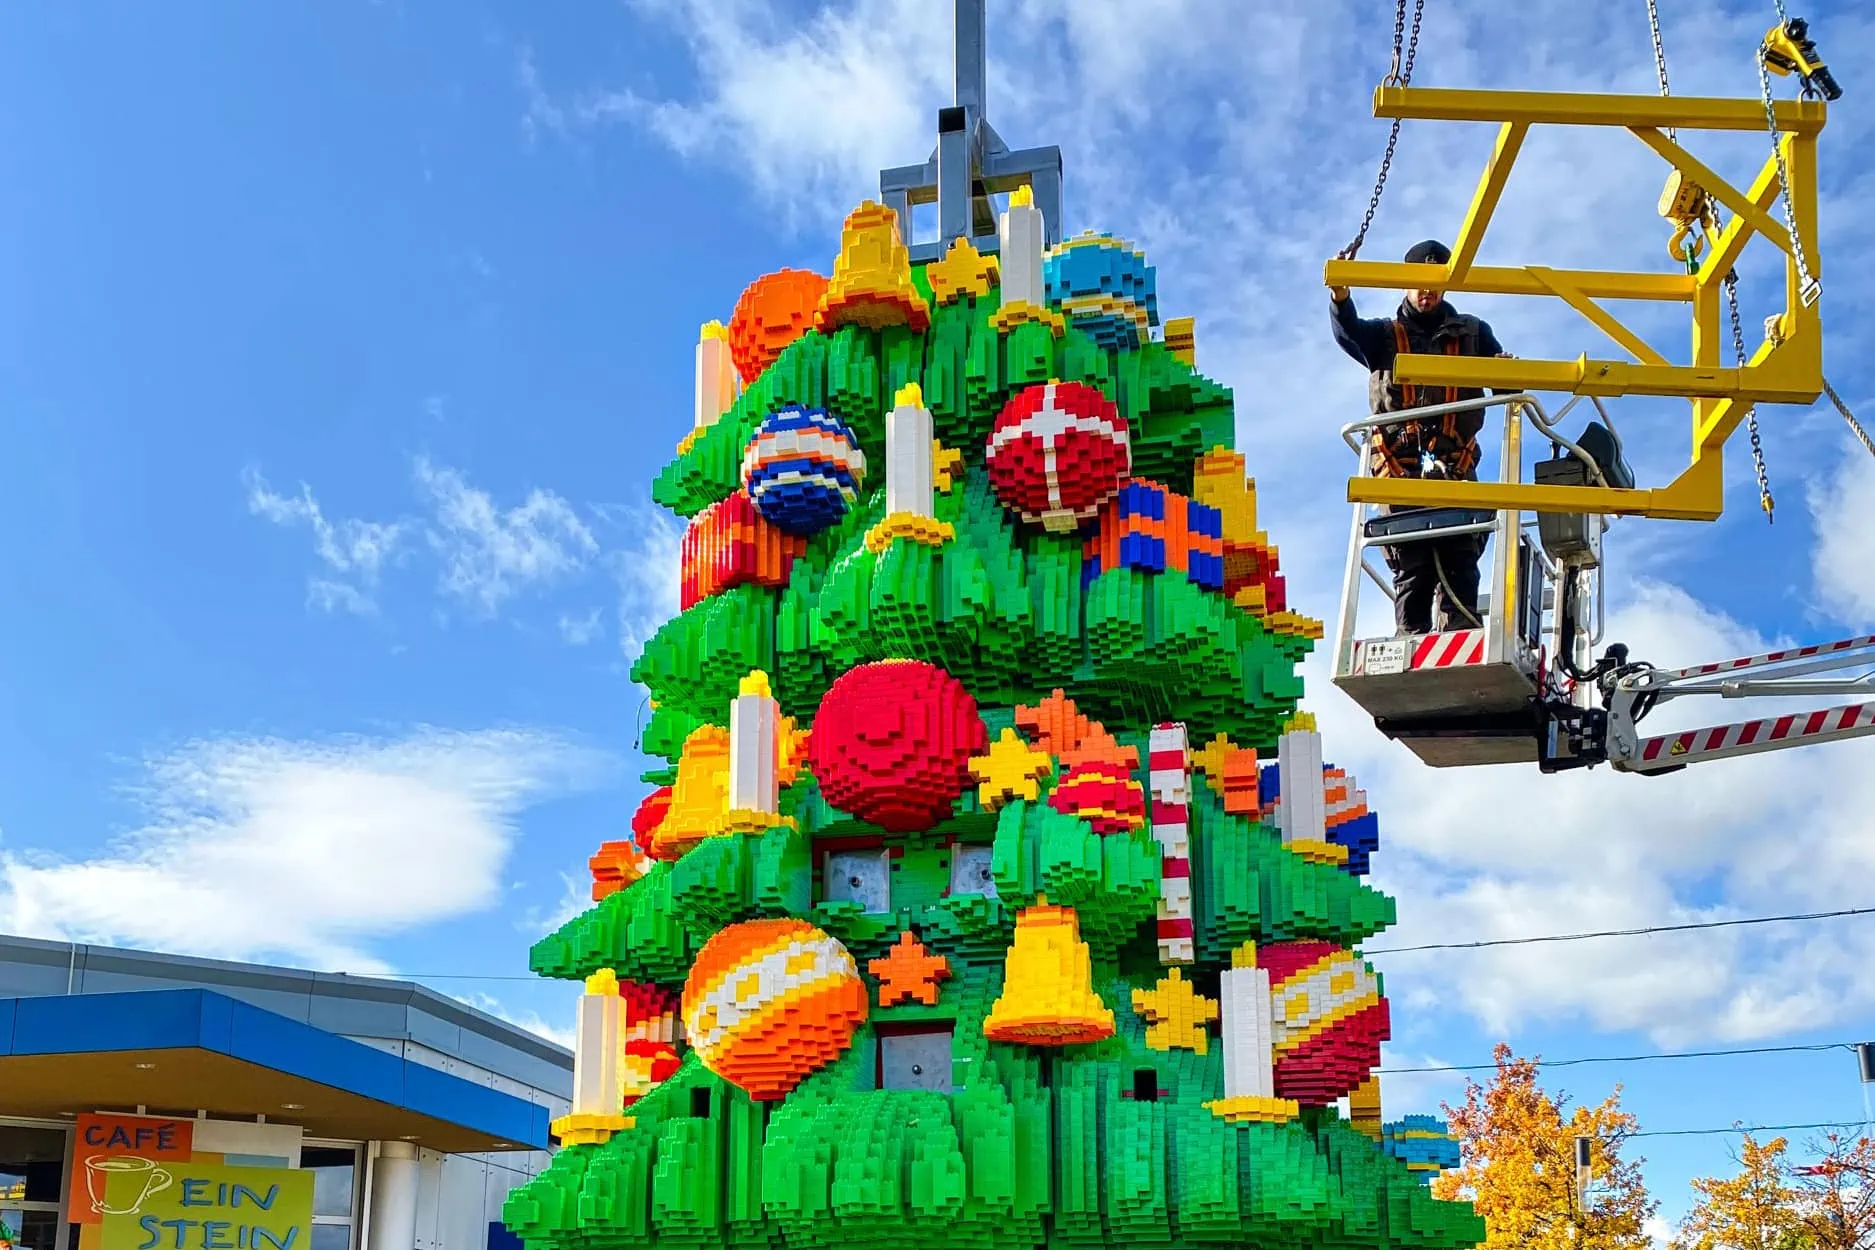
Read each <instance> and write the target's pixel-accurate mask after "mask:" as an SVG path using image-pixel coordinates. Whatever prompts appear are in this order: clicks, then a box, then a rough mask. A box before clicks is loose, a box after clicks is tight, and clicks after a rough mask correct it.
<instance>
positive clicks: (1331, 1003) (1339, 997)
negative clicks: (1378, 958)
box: [1256, 942, 1392, 1107]
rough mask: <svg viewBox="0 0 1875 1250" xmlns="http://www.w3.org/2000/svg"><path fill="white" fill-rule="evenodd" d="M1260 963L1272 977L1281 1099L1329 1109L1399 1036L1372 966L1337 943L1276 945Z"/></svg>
mask: <svg viewBox="0 0 1875 1250" xmlns="http://www.w3.org/2000/svg"><path fill="white" fill-rule="evenodd" d="M1256 958H1257V967H1259V968H1267V969H1269V974H1270V1007H1271V1024H1272V1026H1273V1027H1272V1029H1271V1034H1270V1035H1271V1039H1272V1041H1273V1042H1274V1044H1275V1052H1276V1055H1275V1058H1276V1064H1275V1069H1276V1070H1275V1078H1276V1096H1277V1097H1278V1098H1293V1099H1295V1101H1297V1102H1299V1103H1301V1104H1302V1105H1303V1106H1306V1107H1325V1106H1327V1105H1328V1104H1329V1103H1332V1102H1334V1101H1335V1100H1336V1099H1338V1098H1341V1097H1342V1096H1344V1095H1346V1094H1349V1093H1352V1092H1353V1091H1354V1090H1356V1089H1358V1088H1359V1087H1360V1085H1361V1083H1362V1082H1364V1081H1365V1080H1367V1077H1368V1075H1369V1074H1370V1073H1372V1072H1373V1070H1374V1069H1375V1068H1377V1067H1379V1066H1380V1043H1382V1042H1384V1041H1386V1040H1387V1039H1388V1038H1389V1037H1391V1036H1392V1027H1391V1020H1390V1018H1389V1015H1388V1010H1387V1000H1386V998H1385V996H1383V995H1382V994H1381V992H1380V978H1379V976H1377V975H1376V974H1375V972H1374V970H1373V968H1371V967H1370V966H1369V965H1368V964H1367V963H1366V961H1364V960H1363V959H1362V958H1361V957H1360V956H1359V955H1357V954H1355V953H1354V952H1353V951H1351V950H1349V949H1347V948H1346V947H1344V946H1337V945H1335V944H1334V943H1333V942H1271V943H1269V944H1268V945H1266V946H1265V945H1260V946H1258V947H1257V956H1256Z"/></svg>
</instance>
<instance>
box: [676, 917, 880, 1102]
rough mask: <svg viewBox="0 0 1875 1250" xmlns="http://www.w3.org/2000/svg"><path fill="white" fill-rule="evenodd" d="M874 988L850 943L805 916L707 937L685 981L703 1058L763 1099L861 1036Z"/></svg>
mask: <svg viewBox="0 0 1875 1250" xmlns="http://www.w3.org/2000/svg"><path fill="white" fill-rule="evenodd" d="M867 1005H868V995H867V992H866V983H865V982H864V981H863V980H861V979H860V975H859V967H858V965H857V964H855V963H854V962H853V956H852V955H851V954H850V953H849V952H848V951H847V949H846V947H844V946H842V945H841V944H840V943H839V942H837V941H835V940H834V939H833V938H832V937H829V936H828V935H827V934H825V933H823V932H821V931H820V930H819V929H816V928H815V927H814V926H813V925H811V924H808V923H807V922H806V921H802V920H785V919H783V920H748V921H744V922H743V923H741V924H733V925H730V926H729V927H728V928H726V929H723V930H721V931H720V932H718V933H717V934H716V936H714V937H712V938H711V939H710V940H709V941H708V942H706V943H704V945H703V949H702V950H700V951H698V952H697V958H696V962H695V963H693V964H691V966H690V976H689V978H688V979H687V980H686V981H685V982H684V997H683V1016H684V1033H685V1035H686V1039H687V1040H688V1041H689V1043H690V1045H691V1046H692V1047H693V1048H694V1049H695V1050H696V1052H697V1056H698V1058H700V1059H701V1060H702V1061H703V1066H704V1067H706V1068H708V1069H709V1070H710V1071H712V1072H714V1073H715V1074H716V1075H718V1076H720V1077H722V1078H723V1079H724V1080H725V1081H728V1082H729V1083H730V1084H731V1085H735V1086H737V1087H739V1088H741V1089H743V1090H746V1091H747V1092H748V1094H749V1096H750V1097H751V1098H754V1099H755V1100H756V1101H758V1102H767V1101H772V1100H774V1099H777V1098H780V1097H782V1096H784V1095H785V1094H787V1092H788V1091H789V1090H791V1089H793V1088H794V1087H795V1086H796V1085H798V1084H800V1083H801V1081H802V1080H803V1079H805V1078H806V1077H807V1076H808V1075H809V1074H810V1073H812V1072H815V1071H817V1070H818V1069H820V1068H823V1067H825V1066H826V1065H827V1064H829V1063H832V1062H833V1061H834V1060H835V1059H838V1058H839V1057H840V1056H841V1055H842V1054H844V1053H845V1052H846V1049H847V1047H848V1046H850V1045H851V1044H852V1041H853V1033H854V1031H855V1030H856V1029H858V1028H859V1026H860V1025H861V1024H862V1023H864V1021H865V1019H866V1009H867Z"/></svg>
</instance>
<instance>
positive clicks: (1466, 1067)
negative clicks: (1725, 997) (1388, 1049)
mask: <svg viewBox="0 0 1875 1250" xmlns="http://www.w3.org/2000/svg"><path fill="white" fill-rule="evenodd" d="M1854 1049H1855V1047H1854V1045H1853V1044H1852V1043H1849V1042H1816V1043H1812V1044H1809V1045H1804V1046H1734V1047H1730V1048H1728V1049H1725V1050H1669V1051H1662V1052H1660V1053H1659V1054H1654V1055H1586V1056H1583V1057H1582V1058H1579V1059H1533V1060H1531V1061H1530V1062H1531V1063H1533V1064H1535V1065H1536V1066H1537V1067H1539V1068H1573V1067H1577V1066H1579V1065H1581V1064H1587V1063H1647V1062H1650V1061H1652V1060H1656V1059H1719V1058H1724V1057H1726V1056H1729V1055H1784V1054H1795V1053H1797V1052H1800V1051H1823V1050H1854ZM1495 1071H1497V1064H1495V1063H1455V1064H1427V1065H1426V1066H1424V1067H1418V1068H1376V1069H1375V1072H1376V1073H1377V1074H1378V1075H1382V1076H1386V1075H1390V1074H1391V1075H1404V1074H1406V1073H1409V1072H1418V1073H1425V1072H1495Z"/></svg>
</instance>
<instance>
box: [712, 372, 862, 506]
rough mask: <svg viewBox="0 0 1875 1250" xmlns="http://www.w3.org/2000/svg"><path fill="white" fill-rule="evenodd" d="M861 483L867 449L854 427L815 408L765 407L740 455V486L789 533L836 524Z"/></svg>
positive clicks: (857, 492) (798, 406) (855, 495)
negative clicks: (772, 409) (765, 414)
mask: <svg viewBox="0 0 1875 1250" xmlns="http://www.w3.org/2000/svg"><path fill="white" fill-rule="evenodd" d="M865 484H866V454H865V453H864V452H862V451H861V450H860V449H859V442H858V440H856V439H855V438H854V437H853V431H852V430H850V429H848V428H847V427H846V423H845V422H843V421H841V420H840V419H839V418H838V417H835V416H832V415H831V414H829V413H827V412H824V411H822V410H821V409H818V408H805V407H802V406H801V405H799V404H790V405H789V406H787V407H786V408H782V409H780V410H779V411H777V412H773V413H770V414H769V416H768V417H767V419H765V420H764V421H763V422H762V425H761V428H760V429H758V430H756V432H755V437H754V438H752V439H750V440H749V449H748V450H747V451H746V452H744V453H743V456H742V486H743V489H744V490H746V491H748V493H749V498H750V499H752V500H754V501H755V509H756V511H757V512H760V513H761V514H762V519H763V520H765V521H767V522H768V523H769V524H770V525H773V526H775V527H776V528H777V529H781V530H785V531H787V532H788V533H790V534H799V535H808V534H817V533H819V532H820V531H821V530H824V529H826V528H827V527H828V526H830V525H834V524H837V523H838V522H839V520H840V518H841V517H843V516H845V515H846V510H847V508H848V507H850V506H851V505H852V503H853V501H854V500H855V499H857V498H858V497H859V492H860V488H861V487H863V486H864V485H865Z"/></svg>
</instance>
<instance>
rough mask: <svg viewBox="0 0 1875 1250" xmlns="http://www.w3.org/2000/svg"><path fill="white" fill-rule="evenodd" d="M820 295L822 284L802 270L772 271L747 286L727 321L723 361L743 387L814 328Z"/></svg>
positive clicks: (824, 282) (823, 284)
mask: <svg viewBox="0 0 1875 1250" xmlns="http://www.w3.org/2000/svg"><path fill="white" fill-rule="evenodd" d="M826 291H827V280H826V279H825V278H823V277H821V276H820V275H819V274H817V273H810V272H808V271H807V270H805V269H777V270H776V271H775V272H774V273H770V274H763V275H762V276H761V277H759V278H757V279H756V280H755V281H753V282H751V283H749V286H748V289H747V290H745V291H743V292H742V298H740V299H738V300H737V301H736V311H735V312H734V313H732V314H730V317H729V358H730V359H731V360H733V361H735V362H736V372H737V373H739V374H741V375H742V384H743V385H744V386H747V385H749V384H750V383H751V382H753V381H755V379H757V378H759V377H761V376H762V372H763V371H764V370H765V369H767V368H768V366H770V365H772V364H774V363H775V359H776V357H778V356H780V355H781V353H782V352H784V351H786V350H787V349H788V346H789V345H790V344H791V343H793V342H794V340H796V339H798V338H800V337H801V336H802V335H803V334H806V333H807V332H808V331H809V330H811V329H813V328H814V310H815V309H816V308H818V307H819V306H820V297H821V296H822V295H824V294H825V293H826Z"/></svg>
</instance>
